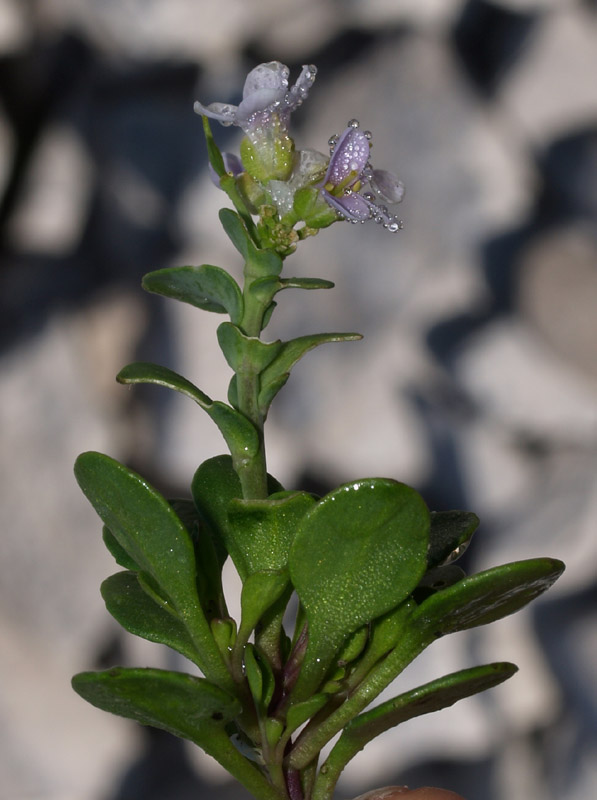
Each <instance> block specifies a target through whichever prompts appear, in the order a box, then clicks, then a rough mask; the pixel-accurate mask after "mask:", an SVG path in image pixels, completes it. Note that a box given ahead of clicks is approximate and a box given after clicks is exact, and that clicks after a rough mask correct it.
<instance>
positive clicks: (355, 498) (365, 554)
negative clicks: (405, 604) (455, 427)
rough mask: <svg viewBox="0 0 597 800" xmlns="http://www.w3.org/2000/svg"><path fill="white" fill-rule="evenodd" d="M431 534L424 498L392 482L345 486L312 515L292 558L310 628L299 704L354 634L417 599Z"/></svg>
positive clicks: (375, 480)
mask: <svg viewBox="0 0 597 800" xmlns="http://www.w3.org/2000/svg"><path fill="white" fill-rule="evenodd" d="M428 535H429V512H428V510H427V507H426V506H425V503H424V502H423V500H422V498H421V497H420V495H418V494H417V492H415V491H414V489H411V488H409V487H408V486H405V485H404V484H401V483H397V482H396V481H392V480H389V479H385V478H371V479H365V480H361V481H357V482H354V483H350V484H346V485H345V486H341V487H340V488H339V489H336V490H335V491H333V492H331V493H330V494H328V495H327V496H326V497H324V498H323V499H322V500H321V501H320V502H319V503H318V504H317V505H316V506H315V507H314V508H313V509H312V510H311V511H310V512H309V513H307V514H306V516H305V517H304V518H303V520H302V522H301V523H300V525H299V528H298V531H297V533H296V536H295V538H294V541H293V543H292V546H291V549H290V557H289V566H290V574H291V578H292V583H293V585H294V587H295V589H296V591H297V594H298V596H299V598H300V600H301V603H302V604H303V606H304V608H305V611H306V614H307V619H308V622H309V644H308V647H307V653H306V655H305V660H304V662H303V665H302V669H301V674H300V676H299V679H298V681H297V684H296V687H295V690H294V693H293V697H294V698H295V700H302V699H305V698H306V697H308V696H309V694H311V693H314V692H315V691H317V688H318V687H319V686H320V684H321V682H322V680H323V679H324V677H325V674H326V672H327V671H328V668H329V667H330V665H331V663H332V660H333V658H334V656H335V654H336V653H337V651H338V650H339V649H340V648H341V646H342V644H343V643H344V641H345V640H346V638H347V637H348V636H349V635H350V634H351V633H353V632H354V631H355V630H357V628H360V627H361V626H362V625H365V624H367V623H369V622H371V621H372V620H374V619H376V618H377V617H379V616H381V615H382V614H384V613H386V612H387V611H389V610H390V609H392V608H394V607H395V606H397V605H398V604H399V603H400V602H401V601H402V600H404V599H405V598H406V597H407V596H408V595H409V594H410V593H411V592H412V590H413V589H414V588H415V586H416V585H417V583H418V582H419V580H420V578H421V576H422V574H423V572H424V571H425V567H426V554H427V544H428Z"/></svg>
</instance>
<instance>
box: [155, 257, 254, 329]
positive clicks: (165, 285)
mask: <svg viewBox="0 0 597 800" xmlns="http://www.w3.org/2000/svg"><path fill="white" fill-rule="evenodd" d="M142 285H143V288H144V289H146V290H147V291H149V292H153V293H154V294H160V295H163V296H164V297H171V298H173V299H174V300H181V301H182V302H183V303H189V304H190V305H192V306H195V307H196V308H201V309H203V310H204V311H215V312H216V313H217V314H225V313H228V314H229V315H230V319H231V321H232V322H233V323H234V324H238V323H239V322H240V320H241V319H242V315H243V297H242V292H241V290H240V288H239V286H238V284H237V283H236V281H235V280H234V278H233V277H232V276H231V275H229V274H228V273H227V272H226V271H225V270H223V269H222V268H221V267H214V266H212V265H211V264H202V265H201V266H199V267H192V266H188V267H170V268H167V269H159V270H156V271H154V272H150V273H149V274H147V275H145V276H144V278H143V281H142Z"/></svg>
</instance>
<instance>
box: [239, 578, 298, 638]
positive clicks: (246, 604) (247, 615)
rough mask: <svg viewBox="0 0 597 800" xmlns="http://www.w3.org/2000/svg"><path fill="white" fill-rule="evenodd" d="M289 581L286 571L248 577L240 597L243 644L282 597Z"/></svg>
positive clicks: (240, 634)
mask: <svg viewBox="0 0 597 800" xmlns="http://www.w3.org/2000/svg"><path fill="white" fill-rule="evenodd" d="M289 581H290V576H289V574H288V570H286V569H280V570H268V571H263V572H254V573H253V574H252V575H249V576H248V578H247V579H246V581H245V582H244V583H243V588H242V592H241V596H240V607H241V618H240V620H241V621H240V627H239V629H238V639H239V641H240V642H241V643H242V644H244V643H245V642H247V641H248V639H249V636H250V635H251V633H252V632H253V630H254V629H255V627H256V625H257V624H258V623H259V621H260V620H261V618H262V617H263V615H264V614H265V612H266V611H267V610H268V609H269V608H270V607H271V606H272V605H273V604H274V603H275V602H276V600H278V598H280V597H281V596H282V594H283V593H284V590H285V589H286V587H287V586H288V583H289Z"/></svg>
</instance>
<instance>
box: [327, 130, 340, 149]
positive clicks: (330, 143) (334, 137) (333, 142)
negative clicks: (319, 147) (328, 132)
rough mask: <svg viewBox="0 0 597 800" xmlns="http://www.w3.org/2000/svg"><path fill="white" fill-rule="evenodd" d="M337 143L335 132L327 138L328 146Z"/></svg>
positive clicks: (333, 145)
mask: <svg viewBox="0 0 597 800" xmlns="http://www.w3.org/2000/svg"><path fill="white" fill-rule="evenodd" d="M337 143H338V135H337V134H336V133H335V134H334V135H333V136H330V138H329V139H328V144H329V146H330V147H335V146H336V144H337Z"/></svg>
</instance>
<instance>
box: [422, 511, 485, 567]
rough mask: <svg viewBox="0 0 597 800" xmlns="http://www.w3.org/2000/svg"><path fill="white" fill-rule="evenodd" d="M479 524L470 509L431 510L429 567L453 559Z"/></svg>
mask: <svg viewBox="0 0 597 800" xmlns="http://www.w3.org/2000/svg"><path fill="white" fill-rule="evenodd" d="M478 526H479V517H477V515H476V514H472V513H471V512H470V511H432V512H431V528H430V530H429V554H428V557H427V561H428V564H429V567H438V566H440V565H442V564H448V563H450V562H451V561H455V560H456V559H457V558H460V556H461V555H462V554H463V553H464V551H465V550H466V548H467V547H468V545H469V543H470V541H471V539H472V536H473V534H474V532H475V531H476V530H477V527H478Z"/></svg>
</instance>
